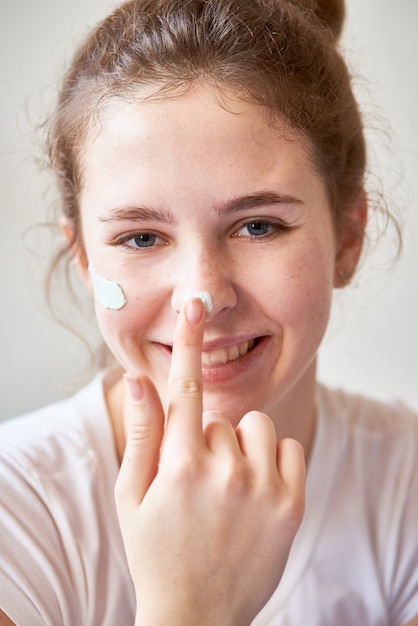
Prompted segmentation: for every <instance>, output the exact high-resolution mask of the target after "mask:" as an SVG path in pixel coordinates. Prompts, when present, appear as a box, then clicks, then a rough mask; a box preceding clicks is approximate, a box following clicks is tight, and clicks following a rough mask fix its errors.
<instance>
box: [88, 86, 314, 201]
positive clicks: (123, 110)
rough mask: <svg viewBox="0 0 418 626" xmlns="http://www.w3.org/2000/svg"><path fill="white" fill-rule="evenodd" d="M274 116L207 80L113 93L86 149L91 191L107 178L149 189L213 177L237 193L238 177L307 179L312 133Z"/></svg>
mask: <svg viewBox="0 0 418 626" xmlns="http://www.w3.org/2000/svg"><path fill="white" fill-rule="evenodd" d="M144 96H145V97H144ZM270 121H271V120H270V118H269V111H267V110H266V108H265V107H262V106H258V105H255V104H251V103H248V102H245V101H243V100H241V99H239V98H238V97H236V96H235V95H234V94H232V93H226V92H222V93H220V92H219V91H216V90H214V89H213V88H210V87H205V86H203V87H200V88H198V89H194V90H193V91H191V92H189V93H187V94H184V95H181V96H175V97H165V98H154V97H151V98H149V97H148V94H147V93H145V94H144V93H143V92H139V93H138V97H137V98H135V99H130V100H129V101H124V100H121V99H119V100H113V101H109V102H108V104H107V106H106V108H104V109H102V111H101V113H100V116H99V118H98V119H97V121H96V125H95V127H94V129H93V132H92V134H91V135H90V137H91V139H90V141H89V142H87V144H86V148H85V151H84V155H83V156H84V158H83V188H84V191H85V190H86V189H88V188H89V187H90V186H91V185H92V184H94V183H95V181H98V180H101V181H104V180H105V178H106V184H107V185H109V188H110V186H111V182H112V181H114V180H116V179H117V180H118V181H119V182H121V181H122V180H125V183H126V185H132V180H133V179H134V180H136V181H138V185H140V183H141V181H142V189H143V190H144V189H146V187H147V185H149V184H151V185H154V187H156V186H158V185H160V184H162V182H163V181H168V180H170V181H173V180H174V181H177V182H178V183H179V184H183V183H184V184H186V181H189V182H190V181H192V180H193V183H194V184H195V185H197V184H201V183H202V181H204V180H205V179H207V178H208V177H212V179H213V183H214V184H217V185H222V187H223V189H225V191H226V192H227V190H228V189H230V191H231V193H235V190H234V189H232V187H233V183H234V182H235V183H236V184H237V186H238V185H241V186H242V185H243V184H248V185H249V186H251V185H255V186H256V187H257V188H260V187H262V186H263V185H265V186H271V185H272V183H273V182H274V181H273V178H274V177H275V176H278V175H279V174H280V177H283V176H285V177H286V178H287V181H288V184H290V185H292V184H296V182H298V183H300V173H301V172H303V173H304V175H305V173H306V172H307V171H309V172H310V173H311V175H312V176H313V175H315V176H316V174H315V171H314V164H313V162H312V159H311V156H310V151H309V149H308V145H307V140H305V139H304V138H303V137H301V135H300V134H298V133H296V132H295V131H293V130H292V129H290V128H289V127H288V125H286V124H285V123H284V121H283V120H281V119H280V118H275V120H274V122H275V123H274V126H273V125H272V124H271V123H270ZM154 191H155V189H154Z"/></svg>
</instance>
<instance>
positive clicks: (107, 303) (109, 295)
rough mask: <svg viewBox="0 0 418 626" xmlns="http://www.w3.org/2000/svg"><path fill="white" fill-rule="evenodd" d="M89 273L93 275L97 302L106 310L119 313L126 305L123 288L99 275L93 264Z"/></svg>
mask: <svg viewBox="0 0 418 626" xmlns="http://www.w3.org/2000/svg"><path fill="white" fill-rule="evenodd" d="M89 272H90V274H91V280H92V283H93V291H94V295H95V296H96V300H97V301H98V302H100V304H101V305H102V306H103V307H104V308H105V309H112V310H113V311H119V309H121V308H122V307H123V306H124V305H125V304H126V297H125V294H124V293H123V289H122V287H121V286H120V285H119V284H118V283H115V282H113V281H112V280H107V278H104V277H103V276H101V275H100V274H98V273H97V272H96V270H95V269H94V267H93V266H92V265H91V263H90V264H89Z"/></svg>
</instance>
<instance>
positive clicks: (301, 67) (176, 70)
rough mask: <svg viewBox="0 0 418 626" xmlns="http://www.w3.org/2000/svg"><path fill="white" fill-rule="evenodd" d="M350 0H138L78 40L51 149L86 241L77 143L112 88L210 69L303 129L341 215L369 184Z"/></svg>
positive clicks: (221, 81)
mask: <svg viewBox="0 0 418 626" xmlns="http://www.w3.org/2000/svg"><path fill="white" fill-rule="evenodd" d="M344 14H345V10H344V1H343V0H329V1H326V0H129V1H128V2H125V3H124V4H122V5H121V6H120V7H118V8H117V9H116V10H115V11H114V12H113V13H112V14H110V15H109V16H108V17H107V18H106V19H104V20H103V21H102V22H101V23H100V24H99V25H98V26H97V27H96V28H95V29H94V30H93V31H92V32H91V34H90V35H89V36H88V37H87V39H86V41H85V42H84V44H83V45H82V46H81V48H80V49H79V50H78V51H77V53H76V55H75V57H74V59H73V62H72V64H71V67H70V69H69V71H68V73H67V74H66V76H65V78H64V82H63V85H62V89H61V92H60V95H59V100H58V106H57V108H56V112H55V114H54V116H53V118H52V122H51V126H50V133H49V139H48V153H49V159H50V164H51V167H52V169H53V170H54V171H55V173H56V175H57V178H58V183H59V189H60V192H61V198H62V210H63V213H64V215H65V216H66V217H67V219H68V220H69V221H70V222H71V224H72V225H73V228H74V242H73V243H76V244H77V243H80V242H81V233H80V232H79V207H78V197H79V192H80V188H81V184H82V177H81V171H80V170H81V167H80V155H81V154H82V150H83V146H84V145H85V142H86V137H87V136H88V132H89V128H90V127H91V122H92V116H93V115H95V114H96V113H97V111H98V109H99V107H100V103H103V102H104V101H105V100H106V99H107V98H112V97H119V98H128V97H129V95H130V94H133V93H134V91H136V92H137V90H138V86H140V85H150V84H155V85H160V86H162V92H161V91H160V97H163V93H167V92H170V90H171V91H173V90H174V92H175V91H176V90H178V89H187V88H192V86H193V84H194V83H196V82H197V81H202V80H204V81H209V82H212V83H213V84H215V85H218V86H220V87H222V86H226V87H228V88H229V89H231V88H232V89H233V90H235V92H236V93H237V94H239V96H240V97H242V98H245V99H248V100H249V101H251V102H253V103H258V104H260V105H264V106H267V107H268V110H270V111H271V118H272V120H274V118H276V119H277V117H281V118H282V119H283V118H284V119H285V120H286V121H287V122H288V123H289V124H290V126H291V127H292V128H294V129H296V130H297V131H300V132H301V133H302V134H303V135H304V136H305V137H306V138H307V139H308V144H309V145H310V146H311V149H312V151H313V157H314V159H313V160H314V163H315V164H316V167H317V169H318V171H319V172H320V173H321V175H322V176H323V178H324V181H325V183H326V186H327V190H328V195H329V200H330V204H331V207H332V210H333V212H334V216H335V222H336V224H337V226H338V224H340V223H341V218H342V216H343V215H344V213H345V212H346V209H347V207H349V206H350V205H351V203H352V202H353V200H354V199H355V197H356V195H357V194H358V192H359V190H360V189H361V187H362V184H363V176H364V170H365V159H366V157H365V142H364V137H363V127H362V121H361V116H360V114H359V110H358V107H357V104H356V101H355V99H354V96H353V93H352V89H351V80H350V75H349V72H348V70H347V67H346V64H345V62H344V61H343V59H342V57H341V55H340V53H339V51H338V46H337V41H338V38H339V35H340V33H341V29H342V26H343V21H344Z"/></svg>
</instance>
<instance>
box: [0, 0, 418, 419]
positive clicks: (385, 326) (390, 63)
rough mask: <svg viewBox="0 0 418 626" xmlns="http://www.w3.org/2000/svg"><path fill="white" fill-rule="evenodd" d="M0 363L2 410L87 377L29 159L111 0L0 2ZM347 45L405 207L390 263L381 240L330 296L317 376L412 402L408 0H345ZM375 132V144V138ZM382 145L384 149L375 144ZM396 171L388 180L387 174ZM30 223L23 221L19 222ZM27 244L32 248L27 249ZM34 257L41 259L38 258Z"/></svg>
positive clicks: (413, 89)
mask: <svg viewBox="0 0 418 626" xmlns="http://www.w3.org/2000/svg"><path fill="white" fill-rule="evenodd" d="M0 3H1V4H0V72H1V73H0V113H1V114H0V198H1V204H0V211H1V222H0V238H1V243H0V278H1V282H0V365H1V383H0V385H1V386H0V389H1V411H0V419H4V418H7V417H10V416H13V415H16V414H19V413H21V412H23V411H26V410H29V409H32V408H35V407H37V406H40V405H42V404H44V403H46V402H49V401H52V400H54V399H56V398H59V397H62V396H64V395H67V394H68V393H71V392H72V391H73V390H74V388H75V387H76V386H77V384H81V383H83V382H85V378H83V377H82V375H83V372H85V371H86V367H87V368H88V358H87V354H86V352H85V349H84V348H83V347H82V346H81V344H80V343H79V342H78V341H77V340H76V339H75V338H74V337H73V336H72V335H71V334H70V333H68V332H67V331H65V330H64V329H62V328H61V327H59V326H57V325H56V324H55V323H54V322H52V321H51V319H50V316H49V314H48V310H47V307H46V306H45V304H44V301H43V295H42V290H43V281H44V273H45V271H46V258H47V257H48V252H49V248H50V238H49V237H47V236H46V234H45V232H43V230H42V229H36V230H31V227H32V226H33V224H34V223H41V222H42V221H43V220H45V218H46V216H47V214H48V210H49V208H50V204H51V197H52V196H51V194H50V193H48V179H47V178H46V176H45V174H41V173H40V172H39V171H38V169H37V167H36V165H35V164H34V163H33V157H34V156H35V155H36V154H37V148H36V143H35V136H34V135H33V129H34V127H35V126H36V123H38V122H39V121H40V120H42V119H43V118H44V117H45V116H46V114H47V112H48V110H49V105H50V103H51V101H52V98H53V96H54V88H55V85H56V80H57V77H58V76H59V74H60V72H61V70H62V69H63V68H64V67H65V63H66V60H68V58H69V55H70V53H71V51H72V50H73V46H74V43H75V42H76V41H78V39H79V37H80V34H82V33H84V32H85V30H86V29H87V28H88V27H89V26H91V25H92V24H93V23H95V21H96V20H97V19H98V18H100V17H101V16H102V15H104V14H105V13H106V12H107V11H108V9H109V8H110V7H111V6H113V4H114V3H113V2H110V1H109V0H71V2H68V1H67V0H37V1H36V2H33V0H14V1H13V2H7V3H6V1H5V0H0ZM347 4H348V21H347V26H346V31H345V37H344V45H345V47H346V48H347V49H348V51H349V54H350V58H351V63H352V66H353V67H354V73H355V74H356V75H360V76H361V77H363V79H364V78H366V79H367V81H364V80H363V81H359V83H360V91H361V94H362V96H361V97H362V99H365V100H367V101H368V102H369V103H371V104H369V106H368V107H367V114H368V116H369V113H371V115H372V117H371V121H372V125H374V126H376V125H377V126H379V127H381V123H380V121H379V116H380V114H381V113H382V112H383V114H384V115H385V116H386V118H387V120H388V121H389V123H390V125H391V128H392V138H391V147H390V148H389V149H388V147H387V143H388V142H387V140H386V138H385V136H384V135H382V133H379V132H376V133H375V137H374V138H373V141H374V142H376V143H374V145H375V146H376V147H375V150H374V151H375V153H376V154H377V155H379V157H380V160H381V163H380V164H379V168H380V169H379V171H378V174H379V175H380V176H381V177H382V178H383V180H384V182H385V184H387V187H388V190H389V191H390V197H393V198H395V200H396V203H397V204H398V205H399V204H400V205H401V206H404V207H405V212H404V218H405V220H406V224H407V227H406V230H405V234H404V252H403V256H402V258H401V260H400V261H399V262H398V263H397V264H396V265H395V266H394V267H393V268H392V269H390V270H389V271H388V270H387V269H386V268H387V266H388V263H387V255H386V248H385V245H384V244H381V246H380V247H379V248H377V249H376V250H375V251H374V252H373V257H372V258H371V261H370V262H366V263H365V265H364V269H363V271H362V272H361V273H360V275H359V277H358V279H357V280H356V281H355V284H354V285H353V286H352V287H350V288H349V289H348V290H345V293H344V294H343V293H339V294H338V298H337V301H336V307H335V311H334V314H333V321H332V323H331V326H330V330H329V333H328V336H327V338H326V341H325V343H324V346H323V348H322V349H321V352H320V366H319V372H320V377H321V379H322V380H324V381H326V382H328V383H330V384H333V385H344V386H345V387H347V388H349V389H352V390H359V391H362V392H366V393H373V394H377V395H387V394H389V395H397V396H400V397H402V398H403V399H404V400H406V401H407V402H409V403H410V404H412V405H413V406H414V407H416V408H417V409H418V331H417V324H418V251H417V240H418V131H417V122H418V38H417V36H416V25H417V24H418V2H417V1H416V0H398V2H396V3H394V2H392V0H347ZM376 139H377V141H376ZM382 146H383V148H382ZM399 180H401V185H400V186H399V185H398V187H397V188H395V187H396V185H395V183H397V182H399ZM28 229H29V230H28ZM34 252H36V254H34ZM40 254H41V257H40V256H39V255H40Z"/></svg>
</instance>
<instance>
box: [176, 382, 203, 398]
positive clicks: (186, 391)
mask: <svg viewBox="0 0 418 626" xmlns="http://www.w3.org/2000/svg"><path fill="white" fill-rule="evenodd" d="M170 387H171V390H172V391H173V392H174V393H175V394H176V395H178V396H186V397H187V396H190V397H195V396H199V395H200V394H201V393H202V384H201V382H200V381H199V380H198V379H197V378H193V377H189V378H174V379H173V380H171V383H170Z"/></svg>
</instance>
